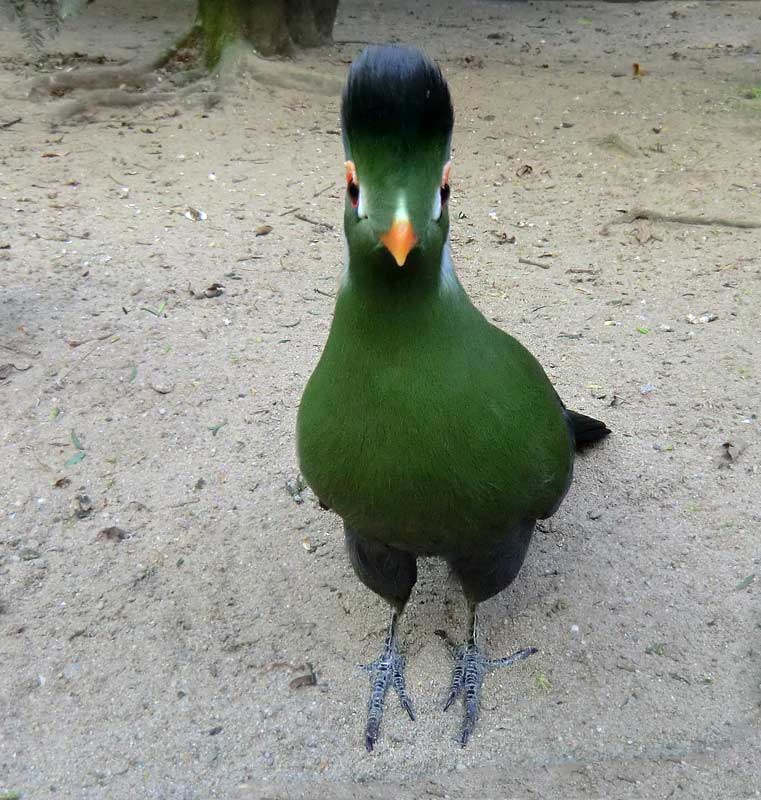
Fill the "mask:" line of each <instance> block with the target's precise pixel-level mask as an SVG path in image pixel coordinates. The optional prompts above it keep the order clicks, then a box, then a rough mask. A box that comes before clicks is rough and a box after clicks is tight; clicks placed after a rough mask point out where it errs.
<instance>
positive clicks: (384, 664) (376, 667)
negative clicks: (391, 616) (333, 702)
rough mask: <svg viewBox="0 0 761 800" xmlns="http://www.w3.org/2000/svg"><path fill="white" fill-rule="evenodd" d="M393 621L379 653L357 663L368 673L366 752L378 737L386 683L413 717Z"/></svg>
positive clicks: (402, 658) (412, 717) (369, 751)
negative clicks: (373, 657)
mask: <svg viewBox="0 0 761 800" xmlns="http://www.w3.org/2000/svg"><path fill="white" fill-rule="evenodd" d="M394 623H395V620H394V621H392V629H391V630H390V631H389V635H388V636H387V637H386V644H385V645H384V647H383V652H382V653H381V654H380V656H379V657H378V658H377V659H376V660H375V661H373V662H372V663H371V664H362V665H360V666H361V668H362V669H363V670H365V672H369V673H370V702H369V703H368V706H367V725H366V726H365V747H366V748H367V752H368V753H371V752H372V750H373V747H374V746H375V742H376V741H377V739H378V733H379V731H380V724H381V719H382V718H383V707H384V705H385V702H386V692H387V691H388V689H389V687H390V686H393V687H394V691H396V694H397V696H398V698H399V702H400V703H401V705H402V708H403V709H404V710H405V711H406V712H407V714H408V715H409V717H410V719H411V720H413V721H414V719H415V711H414V709H413V708H412V701H411V700H410V698H409V695H408V694H407V689H406V687H405V684H404V656H402V655H401V654H400V653H399V649H398V647H397V645H396V635H395V632H394V630H393V628H394Z"/></svg>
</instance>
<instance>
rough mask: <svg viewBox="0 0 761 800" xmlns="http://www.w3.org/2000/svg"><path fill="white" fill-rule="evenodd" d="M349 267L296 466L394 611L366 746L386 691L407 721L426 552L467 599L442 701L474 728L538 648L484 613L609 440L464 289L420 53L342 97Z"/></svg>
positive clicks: (379, 69)
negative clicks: (491, 676)
mask: <svg viewBox="0 0 761 800" xmlns="http://www.w3.org/2000/svg"><path fill="white" fill-rule="evenodd" d="M341 123H342V136H343V145H344V151H345V155H346V162H345V169H346V196H345V202H344V231H345V237H346V244H347V247H346V252H347V255H346V261H345V268H344V271H343V273H342V276H341V279H340V286H339V289H338V292H337V295H336V303H335V310H334V314H333V319H332V323H331V327H330V332H329V334H328V338H327V341H326V343H325V346H324V349H323V351H322V354H321V356H320V358H319V361H318V363H317V366H316V367H315V369H314V371H313V373H312V374H311V377H310V378H309V379H308V381H307V383H306V386H305V388H304V391H303V395H302V398H301V402H300V404H299V409H298V414H297V422H296V449H297V454H298V459H299V467H300V470H301V474H302V476H303V477H304V479H305V481H306V483H307V484H308V485H309V486H310V487H311V489H312V490H313V491H314V493H315V495H316V497H317V498H318V500H319V502H320V505H321V506H322V507H323V508H329V509H331V510H332V511H333V512H335V513H336V514H338V515H339V516H340V517H341V519H342V520H343V526H344V534H345V543H346V550H347V553H348V557H349V560H350V562H351V564H352V566H353V568H354V571H355V572H356V575H357V576H358V578H359V579H360V581H362V583H364V584H365V585H366V586H367V587H368V588H369V589H371V590H372V591H373V592H375V593H376V594H378V595H380V597H382V598H383V599H384V600H385V601H386V602H387V603H388V604H389V606H390V611H391V614H390V622H389V626H388V633H387V635H386V637H385V641H384V643H383V646H382V649H381V653H380V655H379V656H378V658H377V659H376V660H375V661H373V662H372V663H370V664H368V665H366V666H365V669H366V671H367V672H368V673H369V675H370V699H369V702H368V711H367V721H366V725H365V730H364V744H365V747H366V749H367V750H368V751H372V750H373V748H374V747H375V745H376V742H377V740H378V738H379V734H380V729H381V720H382V717H383V711H384V706H385V700H386V695H387V692H388V691H389V690H390V689H392V688H393V690H394V691H395V692H396V694H397V696H398V698H399V701H400V704H401V706H402V708H403V709H404V710H405V711H406V713H407V714H408V715H409V717H410V719H412V720H414V719H415V710H414V706H413V703H412V700H411V698H410V696H409V693H408V691H407V688H406V684H405V666H406V660H405V657H404V656H403V654H402V652H401V650H400V647H399V624H400V619H401V617H402V613H403V611H404V608H405V606H406V604H407V601H408V600H409V598H410V594H411V592H412V588H413V586H414V584H415V582H416V579H417V561H418V559H419V558H426V557H439V558H443V559H444V560H445V561H446V562H447V563H448V564H449V567H450V569H451V571H452V573H454V575H455V576H456V578H458V579H459V582H460V584H461V586H462V590H463V594H464V597H465V601H466V605H467V612H468V614H467V629H466V632H465V637H464V640H463V643H462V644H460V645H457V646H456V647H454V648H453V659H454V666H453V670H452V679H451V685H450V689H449V692H448V695H447V699H446V703H445V708H449V707H450V706H452V705H453V704H454V702H455V701H456V700H457V699H458V698H459V697H462V701H463V716H462V724H461V730H460V732H459V736H458V739H459V742H460V744H461V745H462V746H465V745H466V744H467V742H468V740H469V739H470V738H471V736H472V734H473V731H474V730H475V726H476V721H477V718H478V714H479V702H480V696H481V689H482V685H483V682H484V677H485V675H486V674H487V673H488V672H489V671H491V670H492V669H495V668H497V667H503V666H509V665H510V664H514V663H516V662H518V661H521V660H523V659H525V658H527V657H528V656H530V655H532V654H533V653H534V652H536V648H534V647H526V648H523V649H522V650H519V651H517V652H515V653H513V654H512V655H510V656H507V657H503V658H490V657H488V656H487V655H486V654H485V652H484V651H483V649H482V647H481V645H480V637H479V624H478V606H479V604H480V603H482V602H484V601H485V600H487V599H489V598H491V597H493V596H495V595H497V594H498V593H499V592H501V591H502V590H503V589H505V588H506V587H507V586H509V585H510V584H511V583H512V582H513V580H514V579H515V577H516V576H517V574H518V571H519V570H520V568H521V565H522V564H523V561H524V558H525V556H526V553H527V550H528V547H529V542H530V540H531V536H532V533H533V531H534V528H535V525H536V523H537V521H538V520H544V519H547V518H548V517H550V516H551V515H552V514H553V513H554V512H555V511H556V510H557V508H558V507H559V505H560V503H561V501H562V500H563V498H564V496H565V494H566V492H567V491H568V488H569V485H570V482H571V477H572V471H573V462H574V452H575V448H576V447H583V446H586V445H589V444H593V443H594V442H596V441H598V440H600V439H602V438H603V437H605V436H607V435H608V434H609V433H610V430H609V429H608V427H607V426H606V425H605V424H604V423H603V422H600V421H599V420H596V419H593V418H591V417H588V416H586V415H584V414H581V413H578V412H574V411H570V410H568V409H566V408H565V406H564V404H563V403H562V401H561V400H560V398H559V396H558V394H557V392H556V391H555V389H554V387H553V386H552V384H551V383H550V381H549V379H548V377H547V375H546V374H545V372H544V370H543V369H542V367H541V366H540V364H539V362H538V361H537V360H536V359H535V358H534V356H533V355H531V353H530V352H529V351H528V350H527V349H526V348H525V347H524V346H523V345H521V344H520V343H519V342H518V341H517V339H515V338H514V337H512V336H511V335H509V334H508V333H506V332H504V331H503V330H501V329H499V328H497V327H495V326H494V325H493V324H491V323H490V322H489V321H488V320H487V319H486V318H485V317H484V315H483V314H482V313H481V312H480V311H479V310H478V309H477V308H476V306H475V305H474V304H473V303H472V302H471V300H470V298H469V297H468V295H467V294H466V292H465V290H464V288H463V286H462V285H461V283H460V281H459V279H458V278H457V275H456V273H455V270H454V266H453V262H452V254H451V249H450V245H449V211H448V206H449V198H450V173H451V139H452V130H453V125H454V111H453V107H452V101H451V97H450V93H449V88H448V85H447V82H446V80H445V78H444V76H443V75H442V72H441V70H440V68H439V67H438V66H437V65H436V63H435V62H434V61H432V60H431V59H430V58H429V57H428V56H427V55H426V54H424V53H423V52H422V51H421V50H420V49H418V48H416V47H411V46H406V45H372V46H369V47H367V48H366V49H365V50H363V52H362V53H361V54H360V55H359V57H358V58H357V59H355V60H354V62H353V63H352V65H351V67H350V69H349V73H348V77H347V81H346V84H345V87H344V91H343V95H342V101H341Z"/></svg>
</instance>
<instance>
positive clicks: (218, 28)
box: [198, 0, 338, 68]
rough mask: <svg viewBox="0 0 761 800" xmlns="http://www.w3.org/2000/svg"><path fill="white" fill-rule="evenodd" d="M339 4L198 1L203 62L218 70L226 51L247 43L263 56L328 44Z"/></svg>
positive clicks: (322, 0) (324, 0)
mask: <svg viewBox="0 0 761 800" xmlns="http://www.w3.org/2000/svg"><path fill="white" fill-rule="evenodd" d="M337 9H338V0H198V23H199V29H200V35H201V39H202V43H203V50H204V60H205V61H206V65H207V67H209V68H213V67H215V66H216V65H217V64H218V63H219V60H220V58H221V56H222V53H223V51H224V49H225V48H226V47H227V46H228V45H230V44H233V43H235V42H241V41H242V42H246V43H247V44H249V45H250V46H252V47H253V48H254V49H255V50H256V51H257V52H259V53H261V55H264V56H269V55H284V54H288V53H290V52H292V50H293V47H294V46H297V47H317V46H318V45H321V44H325V43H326V42H329V41H330V40H331V37H332V32H333V22H334V21H335V18H336V11H337Z"/></svg>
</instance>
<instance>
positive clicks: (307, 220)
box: [293, 214, 333, 231]
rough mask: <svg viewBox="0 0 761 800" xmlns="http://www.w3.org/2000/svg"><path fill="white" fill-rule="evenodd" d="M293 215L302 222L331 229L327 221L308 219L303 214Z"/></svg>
mask: <svg viewBox="0 0 761 800" xmlns="http://www.w3.org/2000/svg"><path fill="white" fill-rule="evenodd" d="M293 216H294V217H296V219H300V220H301V221H302V222H308V223H309V224H310V225H315V226H316V227H318V228H324V229H325V230H328V231H332V230H333V226H332V225H331V224H330V223H329V222H318V221H317V220H314V219H309V217H307V216H306V215H304V214H294V215H293Z"/></svg>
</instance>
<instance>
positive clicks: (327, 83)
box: [14, 28, 342, 123]
mask: <svg viewBox="0 0 761 800" xmlns="http://www.w3.org/2000/svg"><path fill="white" fill-rule="evenodd" d="M199 62H200V48H199V38H198V31H197V29H195V28H194V29H193V30H192V31H191V32H190V33H189V34H187V35H186V36H184V37H183V38H182V39H181V40H180V41H179V42H177V43H176V44H175V45H173V46H172V47H170V48H168V49H167V50H166V51H164V52H163V53H160V54H159V55H157V56H155V57H153V58H151V59H150V60H148V61H142V62H140V63H138V64H134V65H131V64H122V65H118V66H114V67H95V68H87V69H82V70H74V71H72V72H56V73H54V74H52V75H45V76H43V77H40V78H35V79H33V80H31V81H29V82H28V83H26V84H25V85H23V86H22V87H21V92H19V91H18V89H16V90H14V94H15V96H17V97H18V96H19V95H21V96H23V97H24V98H25V99H31V100H36V101H42V100H44V99H46V98H63V97H67V96H68V95H71V94H74V93H76V96H75V97H73V98H71V99H69V101H68V102H66V103H63V104H60V105H59V106H58V107H57V108H56V110H55V111H54V112H53V114H52V115H51V121H52V122H54V123H61V122H64V121H66V120H69V119H72V118H75V117H79V116H83V115H86V114H91V113H93V112H95V111H96V110H97V109H98V108H118V107H122V108H134V107H135V106H140V105H152V104H155V103H161V102H170V101H172V100H176V99H180V98H183V99H184V98H187V97H188V95H190V94H191V93H193V92H196V91H199V90H205V91H206V94H205V96H204V99H203V104H204V106H205V107H206V108H211V107H212V106H214V105H217V103H219V102H220V99H221V95H220V94H219V93H217V92H214V91H210V89H212V88H213V86H214V85H217V86H220V87H225V86H229V85H230V84H233V83H235V81H236V80H239V79H240V78H241V77H245V76H248V77H251V78H252V79H253V80H255V81H256V82H257V83H260V84H262V85H263V86H266V87H267V88H270V89H271V88H280V89H293V90H297V91H304V92H309V93H313V94H321V95H327V96H336V95H338V94H339V93H340V91H341V85H342V84H341V80H340V79H339V78H337V77H335V76H333V75H328V74H321V73H318V72H315V71H310V70H306V69H302V68H299V67H298V66H295V65H294V64H289V63H287V62H284V61H269V60H267V59H264V58H261V57H260V56H258V55H257V54H256V53H255V52H253V51H252V49H251V46H250V45H247V44H246V43H244V42H230V43H229V44H228V45H227V46H226V47H225V48H224V51H223V55H222V58H221V59H220V62H219V64H218V66H217V69H216V70H214V73H213V75H210V74H209V72H208V70H206V69H203V68H200V67H199V66H198V64H199ZM160 70H165V71H166V72H165V75H163V76H162V75H160V74H159V71H160ZM162 78H163V81H162ZM209 79H211V80H209ZM159 87H161V88H159ZM168 89H171V90H173V91H167V90H168Z"/></svg>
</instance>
